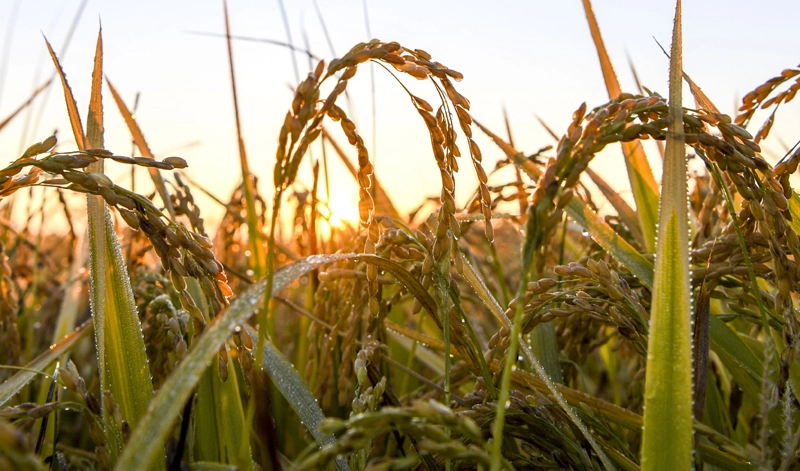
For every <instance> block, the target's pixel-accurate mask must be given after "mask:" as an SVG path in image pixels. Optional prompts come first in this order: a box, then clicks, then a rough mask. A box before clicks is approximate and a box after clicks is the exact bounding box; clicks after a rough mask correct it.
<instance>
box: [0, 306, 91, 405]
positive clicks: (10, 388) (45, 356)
mask: <svg viewBox="0 0 800 471" xmlns="http://www.w3.org/2000/svg"><path fill="white" fill-rule="evenodd" d="M91 330H92V323H91V322H89V321H86V322H84V323H83V324H82V325H81V326H80V327H78V328H77V329H75V330H74V331H72V333H70V334H69V335H67V336H66V337H64V338H63V339H61V341H60V342H58V343H56V344H53V345H51V346H50V348H48V349H47V350H46V351H45V352H43V353H42V354H41V355H39V356H38V357H36V358H35V359H34V360H33V361H31V362H30V363H28V364H27V365H25V367H24V368H23V369H21V370H20V371H18V372H17V373H16V374H15V375H14V376H12V377H11V378H9V379H7V380H6V381H4V382H3V384H0V406H1V405H3V404H5V403H6V402H8V400H9V399H11V398H12V397H14V395H15V394H17V393H18V392H19V391H20V389H22V388H23V387H25V385H26V384H28V383H29V382H31V380H33V378H35V377H36V375H37V374H38V372H40V371H43V370H44V369H45V368H47V367H48V366H49V365H50V364H52V363H53V362H54V361H56V360H57V359H58V357H60V356H61V355H63V354H64V353H66V352H68V351H70V349H72V347H74V346H75V344H76V343H77V342H78V341H79V340H81V339H82V338H84V337H86V336H87V335H88V334H89V332H91Z"/></svg>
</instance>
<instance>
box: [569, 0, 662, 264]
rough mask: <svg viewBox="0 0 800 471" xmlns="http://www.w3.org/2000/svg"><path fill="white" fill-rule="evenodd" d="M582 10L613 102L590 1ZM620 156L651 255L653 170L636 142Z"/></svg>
mask: <svg viewBox="0 0 800 471" xmlns="http://www.w3.org/2000/svg"><path fill="white" fill-rule="evenodd" d="M583 9H584V11H585V12H586V20H587V21H588V22H589V29H590V30H591V33H592V39H593V40H594V45H595V48H597V55H598V57H599V59H600V68H601V69H602V70H603V78H604V79H605V82H606V89H607V90H608V97H609V98H612V99H613V98H616V97H617V96H619V94H620V92H621V89H620V86H619V81H618V80H617V74H616V73H615V72H614V66H613V65H612V64H611V59H610V57H609V56H608V51H606V47H605V44H603V37H602V36H601V35H600V28H599V27H598V25H597V19H596V18H595V17H594V11H593V10H592V3H591V1H590V0H583ZM622 153H623V155H624V156H625V165H626V167H627V169H628V179H629V180H630V184H631V190H633V199H634V200H635V201H636V209H637V210H638V213H639V222H640V224H641V230H642V233H643V234H644V240H645V244H646V248H647V251H648V252H654V251H655V246H656V221H657V220H658V185H657V184H656V179H655V177H653V170H652V169H651V168H650V164H649V163H648V161H647V156H646V155H645V153H644V148H642V145H641V143H640V142H639V141H633V142H623V143H622Z"/></svg>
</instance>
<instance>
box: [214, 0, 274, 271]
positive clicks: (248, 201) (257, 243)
mask: <svg viewBox="0 0 800 471" xmlns="http://www.w3.org/2000/svg"><path fill="white" fill-rule="evenodd" d="M223 6H224V10H225V36H226V39H227V44H228V65H229V67H230V73H231V91H232V93H233V109H234V115H235V118H236V140H237V142H238V143H239V165H240V166H241V167H242V182H244V183H243V185H244V200H245V210H246V219H247V235H248V239H249V242H248V243H249V246H250V253H251V256H250V266H251V268H252V270H253V274H254V275H255V277H256V278H261V277H262V276H264V274H265V271H264V262H265V261H266V256H265V255H264V245H263V242H262V236H261V224H260V219H259V218H258V214H257V213H256V203H255V192H256V189H255V186H254V184H253V177H252V175H251V174H250V168H249V166H248V164H247V152H246V151H245V147H244V138H243V137H242V124H241V120H240V119H239V99H238V96H237V94H236V75H235V74H234V71H233V46H232V45H231V27H230V22H229V21H228V2H227V1H223Z"/></svg>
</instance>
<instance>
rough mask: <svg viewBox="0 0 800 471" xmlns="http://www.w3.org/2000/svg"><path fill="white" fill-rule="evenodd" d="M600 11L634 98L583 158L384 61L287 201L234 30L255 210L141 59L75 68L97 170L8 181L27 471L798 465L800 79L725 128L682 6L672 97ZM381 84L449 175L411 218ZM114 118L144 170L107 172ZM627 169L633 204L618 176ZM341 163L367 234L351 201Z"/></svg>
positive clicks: (413, 51) (407, 53) (244, 182)
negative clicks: (181, 127) (640, 69)
mask: <svg viewBox="0 0 800 471" xmlns="http://www.w3.org/2000/svg"><path fill="white" fill-rule="evenodd" d="M583 7H584V10H585V13H586V16H587V19H588V24H589V29H590V30H591V33H592V37H593V41H594V46H595V49H596V53H597V56H598V58H599V61H600V65H601V70H602V72H603V78H604V80H605V83H606V86H607V91H608V96H609V99H608V100H607V101H605V102H600V103H582V104H580V105H579V106H577V109H575V110H574V112H573V113H572V115H571V119H569V120H565V122H567V123H568V125H567V126H566V127H565V128H564V129H559V128H556V127H550V126H549V125H547V123H543V124H545V128H546V129H547V130H548V132H549V133H550V134H552V137H553V140H554V141H553V142H554V144H552V145H551V144H550V143H549V142H547V143H542V146H540V147H539V148H538V150H535V151H533V152H531V151H530V150H522V149H517V148H516V147H515V144H514V141H513V137H512V132H511V129H512V128H513V123H511V122H510V121H509V120H508V119H507V120H506V129H492V128H490V127H489V126H487V125H486V124H484V121H483V120H482V117H481V116H480V115H478V114H477V113H475V114H473V112H474V111H473V110H472V109H471V108H472V105H471V102H470V99H469V97H468V96H465V95H464V94H462V91H461V89H462V87H461V85H462V84H461V82H462V80H464V81H467V80H469V77H464V75H463V74H462V73H461V72H459V71H458V64H447V65H445V64H443V63H441V62H439V59H438V58H437V56H436V55H435V53H433V51H431V52H430V53H429V52H428V51H426V50H422V49H418V48H411V47H406V46H405V45H404V44H401V43H398V42H391V41H389V42H385V41H381V40H377V39H376V40H372V41H369V42H363V43H359V44H356V45H355V46H353V47H352V48H351V49H350V50H349V51H347V52H346V53H344V54H342V55H341V56H340V57H337V58H334V57H330V58H324V59H322V60H319V61H315V62H314V63H313V68H312V69H311V72H310V73H309V74H308V75H307V76H306V77H305V78H304V79H302V80H301V81H300V83H299V85H297V87H296V88H295V90H294V91H293V98H292V100H291V101H290V102H287V103H285V110H286V111H285V118H284V120H283V123H282V125H281V127H280V129H279V132H278V138H277V146H276V147H275V151H274V152H275V153H274V154H271V153H270V168H271V169H272V174H271V178H269V181H268V182H267V181H266V180H264V181H261V182H260V184H259V181H260V177H261V175H260V172H259V171H258V170H259V169H261V166H255V165H253V159H252V156H250V155H248V153H247V151H246V146H245V142H246V140H247V135H246V134H245V133H244V132H243V131H242V125H241V122H240V101H241V100H243V99H244V98H243V97H242V96H240V94H239V90H238V89H237V86H236V83H237V76H236V73H235V70H236V67H235V64H236V62H235V60H234V54H233V41H234V39H233V38H232V33H231V29H230V22H229V17H228V10H227V8H226V10H225V17H224V20H225V28H226V29H225V30H226V36H225V41H226V45H227V49H228V63H227V64H225V66H226V67H227V71H228V73H229V74H230V79H231V83H232V84H233V86H232V88H231V90H229V91H228V92H230V95H231V97H232V101H233V107H234V110H235V115H234V116H235V122H236V130H237V139H238V144H239V145H238V149H239V152H238V155H236V156H230V158H229V160H228V161H229V162H235V164H236V166H237V171H240V172H241V179H240V181H239V185H238V187H237V188H236V189H235V190H234V191H233V192H232V193H231V194H229V195H227V196H226V197H224V198H222V197H219V196H218V195H217V190H218V189H217V188H209V187H207V186H205V185H203V184H202V183H198V182H196V181H194V180H193V179H192V178H190V177H189V175H188V174H185V173H183V171H184V169H186V168H187V167H189V168H191V166H192V161H191V159H189V158H183V157H178V156H167V157H162V156H155V155H154V153H153V151H152V150H151V148H150V146H149V145H148V141H147V130H146V129H142V127H140V123H138V122H137V119H136V116H135V111H134V110H135V107H134V106H133V105H132V104H131V103H128V102H126V101H125V99H124V97H125V96H126V95H125V93H121V90H118V89H117V88H116V87H115V83H114V82H112V81H111V80H109V78H108V77H106V76H105V75H104V60H106V57H105V56H104V52H103V51H104V49H103V35H104V34H105V35H108V34H113V33H109V32H107V31H106V32H103V31H101V32H100V33H99V34H98V36H97V43H96V48H95V52H94V62H93V71H92V74H91V76H90V77H81V76H72V75H70V76H69V80H68V78H67V75H66V74H65V72H64V70H65V69H64V65H65V63H67V62H68V61H64V60H63V59H62V58H60V57H59V54H58V53H57V52H56V50H54V48H53V47H52V46H51V45H50V43H49V42H48V43H47V44H46V47H47V49H48V53H49V58H50V60H51V63H52V64H51V65H52V67H53V70H55V72H56V74H55V78H54V80H53V82H52V85H51V86H52V87H53V88H52V92H53V93H54V94H55V93H58V94H59V97H60V98H61V97H63V102H64V104H65V110H66V114H67V115H68V117H69V122H70V128H71V129H69V130H68V131H69V132H71V134H72V138H73V139H74V142H75V148H69V147H67V146H63V145H62V144H61V143H60V142H59V141H60V140H62V141H63V140H65V139H63V138H62V137H61V136H58V138H57V137H56V136H55V135H51V136H43V137H44V138H43V139H42V140H41V141H40V142H32V143H31V145H30V146H29V147H28V148H27V149H26V150H25V151H24V152H23V153H22V154H21V155H19V156H16V155H15V156H10V157H9V159H10V163H9V164H8V165H7V166H6V167H5V168H3V169H0V198H2V202H1V203H0V262H2V263H0V343H2V348H0V366H2V367H0V469H34V470H43V469H61V470H94V469H118V470H129V469H156V470H159V469H163V470H166V469H169V470H184V469H191V470H229V469H239V470H268V469H269V470H275V469H297V470H314V469H336V470H339V471H342V470H394V469H425V470H440V469H441V470H456V469H459V470H461V469H464V470H466V469H485V470H492V471H494V470H500V469H532V470H533V469H537V470H538V469H576V470H594V469H597V470H600V469H621V470H638V469H643V470H661V469H664V470H678V469H681V470H683V469H686V470H688V469H702V470H751V469H752V470H756V469H758V470H761V469H765V470H766V469H780V470H790V469H797V467H798V466H800V465H798V448H799V447H800V428H798V425H797V424H798V421H799V419H800V409H799V408H798V396H797V391H798V388H800V384H798V382H799V381H800V370H798V366H797V360H798V359H800V342H799V341H798V338H799V337H798V336H800V321H799V320H798V313H797V303H798V299H797V295H798V294H797V293H798V288H800V285H799V284H798V283H799V282H800V268H798V261H799V260H800V239H798V233H800V197H798V194H797V193H796V192H795V191H794V190H793V187H792V185H793V183H794V178H793V175H794V174H795V173H796V172H797V168H798V165H800V147H798V144H795V145H794V146H791V147H788V148H787V149H786V150H785V153H784V154H782V155H780V156H777V158H773V156H772V155H767V152H763V151H762V144H763V143H764V142H766V141H769V140H770V138H771V137H773V136H771V134H770V132H771V129H772V127H773V124H774V123H775V122H776V121H780V120H781V118H782V115H783V114H784V113H785V112H786V111H785V110H786V109H792V107H796V106H797V105H796V103H795V102H793V99H794V98H795V95H796V94H797V92H798V91H800V66H798V67H789V68H786V69H783V70H767V71H763V77H764V80H763V82H761V83H755V84H753V88H752V91H751V92H749V93H747V94H746V95H745V96H744V97H743V98H742V100H741V102H740V103H739V104H738V111H737V113H736V114H734V115H728V114H724V113H722V112H721V111H720V109H719V108H718V106H717V105H716V104H715V103H713V102H712V100H711V99H710V98H709V97H708V96H706V94H705V93H704V92H703V91H702V89H701V87H702V85H703V84H696V83H694V81H693V80H692V79H691V77H690V76H689V75H688V74H687V73H686V72H687V71H684V69H683V64H682V55H683V41H682V30H683V28H682V24H683V18H682V8H681V2H680V1H678V2H677V4H676V9H675V16H674V24H673V34H672V38H671V43H670V44H668V45H664V48H665V51H664V54H666V55H667V56H669V59H668V60H669V64H670V72H669V78H668V82H669V90H668V93H667V94H665V95H664V96H662V95H659V94H658V93H655V92H652V91H650V90H649V89H647V87H644V86H642V87H640V88H639V89H638V90H627V91H626V90H623V89H622V87H621V86H620V84H619V81H618V79H617V76H616V74H615V72H614V67H613V66H612V63H611V59H610V58H609V54H608V51H607V50H606V48H605V46H604V44H603V41H602V36H601V34H600V30H599V28H598V25H597V21H596V19H595V17H594V12H593V10H592V6H591V4H590V2H589V1H588V0H584V2H583ZM369 64H374V65H376V66H377V67H375V69H376V70H375V72H376V73H385V74H391V75H392V76H393V77H394V78H396V79H397V83H398V87H397V93H398V94H400V95H401V96H402V97H403V99H404V100H405V102H406V103H407V104H406V106H407V107H409V108H410V109H411V110H413V111H415V112H416V115H415V117H418V119H419V122H420V123H422V124H423V125H424V130H425V134H423V135H418V136H414V137H413V138H414V139H422V141H423V142H424V143H425V145H426V147H427V148H428V149H429V151H427V152H428V154H427V155H425V156H424V158H425V159H428V161H427V162H428V163H435V165H436V167H435V168H436V169H438V175H434V177H435V179H436V181H437V184H438V185H439V188H438V190H437V194H436V195H435V197H434V198H430V199H428V200H426V199H425V195H419V200H420V201H419V208H418V209H417V210H415V211H413V212H411V213H410V214H408V213H407V212H404V211H403V210H402V209H400V208H401V207H400V205H399V204H398V202H397V201H395V200H393V199H392V197H391V196H390V193H389V192H387V190H386V188H385V186H384V185H382V184H381V182H382V181H383V182H387V181H389V180H390V179H391V178H392V176H391V175H387V174H382V173H381V172H380V170H376V165H375V161H374V155H372V154H373V150H372V147H371V146H370V141H369V138H370V136H367V135H365V134H364V133H363V132H362V131H361V130H360V128H359V127H358V126H357V124H356V123H357V120H356V119H354V116H353V115H352V112H351V108H350V107H349V106H348V105H347V104H346V103H345V102H346V101H347V97H348V90H349V89H350V88H352V84H351V81H353V80H354V78H355V77H357V76H358V77H360V76H361V75H363V74H365V73H367V72H365V70H368V69H367V68H366V66H367V65H369ZM451 66H452V68H451ZM688 72H690V71H688ZM411 83H414V84H415V85H414V86H410V85H408V84H411ZM684 84H686V85H688V90H689V91H690V96H684V94H683V89H684ZM417 85H422V86H424V87H427V88H428V89H429V91H430V96H434V97H437V98H436V100H435V101H434V100H430V99H424V98H423V97H421V96H419V93H418V92H416V90H417ZM77 89H89V90H91V92H90V94H89V101H88V103H80V102H79V101H78V100H76V95H77V94H76V93H75V90H77ZM42 90H44V88H43V89H42ZM42 90H37V91H34V92H33V96H31V97H30V99H29V100H28V101H27V102H25V104H23V105H22V107H21V108H19V110H20V111H21V110H24V109H25V107H26V106H28V105H30V103H31V102H32V101H33V99H34V98H35V97H36V95H38V94H39V93H41V92H42ZM104 92H105V93H107V94H108V95H105V94H104ZM108 96H110V97H111V100H108V99H107V98H108ZM104 99H105V101H104ZM577 103H580V101H579V99H578V101H577ZM571 105H574V104H571ZM573 108H574V106H573ZM86 109H88V113H84V112H82V110H86ZM112 115H115V118H117V117H119V116H121V117H122V118H123V120H124V122H125V125H126V127H127V128H128V130H129V132H130V136H131V140H132V141H133V142H134V145H135V149H134V150H135V151H134V152H129V151H128V150H126V149H106V148H105V147H106V143H105V137H106V136H105V121H106V119H107V118H109V117H110V116H112ZM18 116H19V114H18V113H15V114H12V115H10V116H8V119H6V117H0V118H2V119H4V120H5V121H2V122H0V132H3V131H2V128H3V127H5V126H6V124H7V123H10V122H12V121H14V120H15V119H18ZM82 116H83V118H82ZM64 132H65V131H62V134H63V133H64ZM478 136H480V139H479V138H478ZM484 138H488V142H490V143H491V145H492V146H493V147H492V149H491V152H498V151H499V152H500V153H501V154H502V155H503V158H502V159H500V160H499V161H497V162H496V163H494V162H490V160H489V159H484V157H483V156H484V154H485V153H488V152H489V150H488V149H486V146H485V145H484V146H483V147H481V146H479V144H478V141H479V140H481V139H484ZM773 139H774V137H773ZM648 141H649V142H648ZM643 143H647V146H646V149H647V151H648V152H650V151H655V152H657V153H658V155H656V156H652V155H651V156H650V158H648V155H646V151H645V146H644V145H643ZM653 143H654V144H653ZM620 151H621V153H622V155H623V157H624V164H625V172H621V170H620V173H624V177H625V178H626V180H627V181H626V185H627V188H629V189H630V198H627V197H622V196H620V190H619V189H618V188H615V186H614V185H612V184H610V183H609V182H607V181H606V180H604V179H603V177H602V176H601V175H600V173H598V172H597V171H596V170H593V168H592V166H593V161H594V159H595V157H596V156H597V155H598V154H600V153H601V152H620ZM270 152H271V150H270ZM272 155H274V158H273V157H272ZM334 161H336V162H340V163H342V164H343V165H344V166H345V167H346V168H347V169H348V171H349V173H350V176H351V177H352V179H353V181H354V182H355V183H356V185H357V191H358V208H357V209H358V211H357V214H358V218H357V220H354V221H347V220H341V219H339V218H338V217H337V216H336V215H335V213H334V212H333V211H332V210H331V207H330V205H329V203H330V201H331V194H330V191H331V190H330V188H331V186H330V181H329V180H330V173H329V163H332V162H334ZM654 161H657V162H659V163H660V165H661V168H658V169H654V168H653V167H652V165H651V162H654ZM106 164H108V165H112V164H113V165H117V166H118V165H122V166H126V167H125V168H126V169H128V170H131V171H133V170H135V169H140V170H141V171H142V172H146V173H147V175H148V176H149V178H150V182H148V183H147V186H145V188H146V190H141V184H138V185H137V186H136V187H131V186H133V185H127V183H128V180H127V179H123V180H122V181H120V180H119V179H117V181H115V179H116V177H114V174H113V173H111V172H109V171H108V170H107V167H106ZM433 168H434V167H432V166H426V167H425V169H428V170H430V169H433ZM654 170H655V172H654ZM464 174H469V175H472V177H471V180H470V184H473V182H474V184H473V186H472V188H470V190H469V191H470V192H469V194H470V195H471V196H470V197H469V198H468V200H467V201H466V203H463V204H462V203H460V202H457V200H458V198H457V197H456V187H457V185H458V187H459V188H461V185H463V184H464V183H463V180H464V178H463V175H464ZM654 175H659V178H658V179H656V177H655V176H654ZM264 178H268V177H264ZM301 179H302V180H304V181H306V182H310V183H309V184H301V183H300V180H301ZM130 181H131V182H132V181H133V180H132V179H131V180H130ZM150 188H152V191H150ZM264 188H269V191H264ZM34 192H42V194H43V195H46V196H43V197H42V199H41V201H42V202H41V204H40V205H38V206H37V205H33V204H30V203H31V202H34V201H38V200H36V199H35V198H32V197H31V196H32V195H33V194H34ZM37 194H38V193H37ZM200 195H202V197H200ZM196 197H197V199H196ZM402 197H403V198H409V197H410V195H402ZM45 201H53V202H54V201H58V204H57V205H51V206H47V208H52V207H57V208H59V211H58V212H57V213H56V212H53V211H52V210H49V209H45V203H44V202H45ZM208 201H212V202H213V204H214V205H216V206H215V207H214V208H207V207H205V206H204V205H203V203H201V202H208ZM25 204H30V205H29V206H28V207H27V208H26V209H25V211H24V212H23V213H24V214H25V215H26V217H25V218H22V220H20V218H19V217H16V216H14V215H15V214H18V213H19V211H20V209H19V205H25ZM201 206H202V207H201ZM220 208H222V214H223V215H222V217H221V218H219V221H218V222H217V221H214V223H213V224H209V223H207V222H206V220H205V218H206V213H207V212H209V211H219V210H220ZM15 211H16V212H15ZM53 218H60V219H63V220H64V221H66V224H64V227H66V229H64V230H55V231H54V230H50V227H49V226H48V222H49V221H51V220H52V219H53Z"/></svg>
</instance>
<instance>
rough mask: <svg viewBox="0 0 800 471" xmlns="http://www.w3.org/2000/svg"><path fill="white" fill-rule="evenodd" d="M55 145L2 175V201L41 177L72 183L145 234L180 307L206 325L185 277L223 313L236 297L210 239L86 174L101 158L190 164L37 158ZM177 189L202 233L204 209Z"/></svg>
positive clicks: (44, 145)
mask: <svg viewBox="0 0 800 471" xmlns="http://www.w3.org/2000/svg"><path fill="white" fill-rule="evenodd" d="M55 144H56V140H55V137H54V136H51V137H49V138H48V139H46V140H45V141H43V142H41V143H38V144H34V145H33V146H31V147H30V148H28V150H26V151H25V153H24V154H23V156H22V157H20V158H19V159H18V160H16V161H15V162H14V163H12V164H11V165H9V166H8V167H6V168H5V169H3V170H0V185H2V187H1V188H0V197H1V196H6V195H8V194H10V193H13V192H14V191H16V190H17V189H19V188H21V187H22V186H29V185H31V184H33V183H35V182H36V181H38V176H39V174H40V173H41V172H47V173H50V174H54V175H58V176H59V177H61V178H60V179H58V178H57V179H51V180H48V181H47V183H48V184H50V185H58V184H64V183H69V184H70V185H69V186H68V187H67V188H68V189H70V190H72V191H76V192H81V193H88V194H94V195H99V196H102V197H103V199H104V200H105V201H106V203H107V204H108V205H109V206H111V207H113V208H115V209H116V210H117V212H118V213H119V215H120V216H121V217H122V219H123V220H124V221H125V222H126V223H127V224H128V226H130V228H131V229H133V230H141V231H142V232H143V233H144V234H145V235H146V236H147V238H148V239H149V240H150V243H151V244H152V245H153V248H154V250H155V252H156V254H157V255H158V256H159V258H160V259H161V262H162V264H163V267H164V269H165V270H166V271H168V272H170V274H171V276H172V282H173V284H174V286H175V288H176V289H177V290H178V291H179V293H180V295H181V303H182V304H183V306H184V307H185V308H186V309H188V311H189V312H190V313H191V314H192V316H193V317H194V318H195V319H196V321H197V322H199V323H200V324H204V323H205V318H204V316H203V314H202V313H201V312H200V310H199V309H198V308H197V305H196V303H195V302H194V300H193V299H192V297H191V295H189V292H188V291H187V290H186V282H185V281H184V280H183V277H185V276H190V277H192V278H195V279H197V281H198V282H199V283H200V286H201V288H202V289H203V293H204V294H205V295H206V296H207V297H208V298H209V300H210V302H211V304H212V307H213V309H214V312H219V311H220V310H222V308H223V307H224V306H225V305H226V304H227V298H228V297H230V296H231V295H233V292H232V291H231V289H230V287H229V286H228V285H227V277H226V275H225V271H224V269H223V267H222V264H221V263H220V262H219V261H218V260H217V259H216V256H215V255H214V252H213V251H212V250H211V248H212V246H213V244H212V243H211V240H210V239H209V238H208V237H207V236H205V235H203V234H201V233H197V232H194V231H190V230H188V229H186V228H185V227H184V226H183V225H181V224H179V223H177V222H171V221H169V220H167V219H166V218H165V217H164V215H163V214H162V213H161V211H160V210H159V209H158V208H156V207H155V206H154V205H153V203H152V202H151V201H150V200H149V199H148V198H146V197H144V196H142V195H139V194H137V193H134V192H131V191H129V190H126V189H124V188H122V187H120V186H118V185H115V184H114V182H112V181H111V179H110V178H108V176H106V175H105V174H102V173H96V172H87V171H82V170H81V169H84V168H86V167H88V166H89V165H90V164H92V163H94V162H96V161H97V160H98V159H101V158H103V159H111V160H114V161H116V162H121V163H125V164H131V165H140V166H145V167H153V168H158V169H161V170H172V169H176V168H185V167H186V166H187V165H186V161H185V160H184V159H182V158H180V157H167V158H165V159H164V160H162V161H157V160H153V159H150V158H146V157H126V156H118V155H114V154H113V153H112V152H110V151H107V150H104V149H89V150H86V151H81V152H73V153H54V154H50V155H48V156H46V157H43V158H39V159H36V158H35V156H37V155H40V154H43V153H45V152H47V151H49V150H50V149H52V148H53V147H54V146H55ZM29 166H31V167H33V169H32V170H31V171H30V172H29V173H28V174H27V175H25V176H23V177H20V178H14V177H15V176H16V175H17V174H18V173H19V172H20V171H21V170H22V169H23V168H25V167H29ZM178 185H179V190H180V191H179V192H178V193H176V194H174V195H172V198H173V200H172V203H173V205H174V206H175V207H176V210H177V212H176V214H179V215H185V216H186V217H187V218H188V219H189V221H190V223H191V224H192V226H193V228H195V229H196V230H201V231H202V219H200V217H199V210H198V208H197V207H196V205H194V200H193V199H192V197H191V193H190V191H189V188H188V187H187V186H186V185H185V184H184V183H183V182H182V181H181V180H180V178H178Z"/></svg>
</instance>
